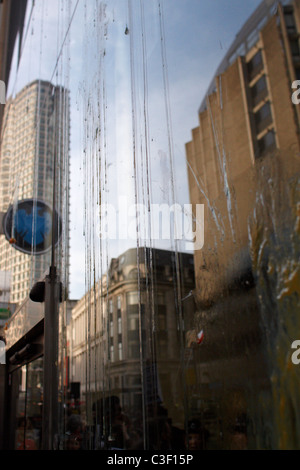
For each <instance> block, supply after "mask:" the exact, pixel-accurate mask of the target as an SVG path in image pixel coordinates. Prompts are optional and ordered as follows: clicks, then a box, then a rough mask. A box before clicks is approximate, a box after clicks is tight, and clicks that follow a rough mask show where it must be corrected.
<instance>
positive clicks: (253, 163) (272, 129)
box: [186, 1, 300, 287]
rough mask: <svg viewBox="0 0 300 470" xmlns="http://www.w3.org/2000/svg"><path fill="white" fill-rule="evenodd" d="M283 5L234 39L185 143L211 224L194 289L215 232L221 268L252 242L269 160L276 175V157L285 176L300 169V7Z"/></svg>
mask: <svg viewBox="0 0 300 470" xmlns="http://www.w3.org/2000/svg"><path fill="white" fill-rule="evenodd" d="M284 3H285V4H286V5H282V4H281V3H280V2H279V3H277V2H267V1H266V2H262V4H261V5H260V7H259V8H258V9H257V10H256V12H255V13H254V14H253V15H252V17H251V18H250V19H249V20H248V22H247V23H246V24H245V25H244V27H243V28H242V30H241V31H240V32H239V34H237V37H236V40H235V43H234V44H233V45H232V47H231V48H230V50H229V52H228V54H227V55H226V57H225V58H224V60H223V62H222V64H221V65H220V67H219V69H218V70H217V73H216V76H215V77H214V79H213V82H212V84H211V86H210V88H209V90H208V94H207V97H206V98H205V99H204V100H203V103H202V105H201V107H200V109H199V126H198V127H196V128H195V129H193V131H192V140H191V142H189V143H187V145H186V155H187V161H188V165H189V169H188V173H189V187H190V197H191V202H192V203H199V202H202V203H204V204H205V210H206V213H205V221H206V222H207V223H206V225H205V228H206V234H205V247H204V250H199V251H198V252H196V253H195V269H196V282H197V283H198V284H197V287H200V284H199V283H201V281H200V278H203V273H201V275H200V272H197V269H198V268H199V267H200V266H203V265H204V264H205V263H204V262H203V257H204V255H205V253H207V252H208V250H209V247H212V249H213V248H214V242H212V243H211V240H212V238H211V237H210V230H214V231H215V233H218V236H219V237H220V238H221V237H222V236H223V234H224V240H223V243H224V259H223V261H221V259H220V256H218V263H219V262H220V261H221V262H222V264H223V265H224V266H226V265H227V263H228V260H229V259H230V256H233V255H234V253H235V252H236V248H237V246H238V247H239V248H240V249H242V248H243V246H244V245H245V243H247V239H248V227H247V223H248V217H249V214H250V212H251V210H252V208H253V207H254V204H255V197H256V189H257V188H258V185H259V183H260V182H264V177H265V175H263V171H265V172H266V171H267V170H266V166H267V162H268V167H269V170H268V171H269V172H272V171H273V172H274V171H275V169H274V168H273V170H272V169H271V167H272V165H274V164H275V159H276V162H277V163H278V165H279V166H278V169H279V171H283V172H284V174H285V173H286V178H289V177H291V176H293V175H294V174H295V171H296V169H297V168H298V165H299V150H300V148H299V146H300V142H299V123H300V121H299V116H300V115H299V112H300V108H299V106H295V105H294V104H293V102H292V93H293V91H294V90H293V89H292V83H293V82H294V81H295V80H297V79H298V78H300V50H299V31H300V16H299V14H300V3H299V2H298V1H296V2H284ZM270 154H272V155H276V157H274V158H271V159H270V157H268V155H270ZM262 167H263V168H264V170H263V168H262ZM282 167H284V168H282ZM282 177H283V174H282ZM207 200H208V201H210V205H209V204H206V202H207ZM210 243H211V245H210ZM220 248H221V247H220V246H219V247H218V253H219V254H220ZM228 257H229V258H228ZM204 275H205V274H204Z"/></svg>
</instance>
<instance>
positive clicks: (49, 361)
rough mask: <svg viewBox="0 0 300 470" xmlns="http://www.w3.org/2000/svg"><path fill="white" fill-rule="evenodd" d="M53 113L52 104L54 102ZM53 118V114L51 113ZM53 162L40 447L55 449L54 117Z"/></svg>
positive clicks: (56, 335) (56, 295)
mask: <svg viewBox="0 0 300 470" xmlns="http://www.w3.org/2000/svg"><path fill="white" fill-rule="evenodd" d="M54 112H55V104H54ZM55 117H56V116H55ZM54 128H55V133H54V135H55V139H54V161H53V193H52V198H53V202H52V253H51V266H50V271H49V275H48V276H46V279H45V319H44V400H43V429H42V443H43V447H42V448H43V450H53V449H54V448H55V438H56V437H57V435H58V328H59V298H60V292H59V288H60V283H59V279H58V276H57V272H56V266H55V233H56V229H57V227H56V218H55V214H56V163H57V145H58V142H57V132H56V129H57V120H56V119H54Z"/></svg>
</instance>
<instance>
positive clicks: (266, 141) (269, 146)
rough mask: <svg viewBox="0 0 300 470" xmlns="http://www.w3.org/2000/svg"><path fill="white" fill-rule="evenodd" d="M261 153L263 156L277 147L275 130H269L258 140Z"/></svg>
mask: <svg viewBox="0 0 300 470" xmlns="http://www.w3.org/2000/svg"><path fill="white" fill-rule="evenodd" d="M257 143H258V149H259V155H260V156H262V155H263V154H265V153H266V152H268V151H270V150H273V149H274V148H276V141H275V133H274V131H273V130H271V131H269V132H267V133H266V134H265V135H264V136H263V137H262V138H261V139H259V140H258V142H257Z"/></svg>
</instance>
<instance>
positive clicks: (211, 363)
mask: <svg viewBox="0 0 300 470" xmlns="http://www.w3.org/2000/svg"><path fill="white" fill-rule="evenodd" d="M299 32H300V2H299V1H298V0H295V1H282V2H273V1H267V0H265V1H263V2H262V3H261V4H260V5H259V7H258V8H257V9H256V10H255V12H254V13H253V15H252V16H251V17H250V18H249V19H248V21H247V22H246V23H245V25H244V26H243V27H242V29H241V30H240V31H239V32H238V34H237V35H236V39H235V41H234V43H233V44H232V46H231V47H230V49H229V51H228V53H227V54H226V56H225V57H224V59H223V61H222V63H221V64H220V66H219V67H218V69H217V71H216V74H215V76H214V77H213V80H212V82H211V85H210V87H209V89H208V92H207V95H206V96H205V98H204V99H203V102H202V104H201V106H200V108H199V115H198V117H199V125H198V126H197V127H196V128H195V129H193V130H192V139H191V141H190V142H188V143H187V144H186V157H187V163H188V175H189V190H190V199H191V203H192V204H197V203H203V204H204V206H205V243H204V247H203V249H202V250H199V251H196V252H195V254H194V260H195V281H196V290H195V293H194V294H195V295H194V297H195V300H196V313H195V322H196V324H199V326H200V325H201V327H202V328H203V329H204V334H205V335H206V338H207V342H206V344H205V346H204V345H203V349H202V352H201V356H200V354H199V356H198V357H197V358H195V361H194V364H193V368H194V371H195V376H196V380H197V388H198V396H199V398H201V399H202V400H203V402H206V403H207V404H208V403H210V405H209V406H211V407H212V408H215V409H217V410H218V416H219V422H220V423H222V430H217V432H215V436H216V442H217V441H219V442H218V444H217V445H218V447H220V446H221V447H223V446H225V448H230V447H231V446H233V448H237V447H234V446H235V445H241V448H298V447H297V446H298V445H299V443H298V442H297V432H295V429H296V428H297V429H298V423H295V421H297V420H296V418H293V416H296V415H295V414H294V413H297V410H298V409H299V407H298V405H297V404H296V405H295V403H296V402H295V398H296V396H295V394H294V392H293V390H294V386H295V385H296V384H297V385H296V388H297V387H298V385H299V383H298V377H297V371H296V369H295V368H294V367H292V364H291V355H290V354H289V352H290V347H291V342H292V340H293V338H294V337H297V338H298V337H299V331H300V324H299V320H298V318H299V305H298V303H297V292H298V293H299V282H298V281H297V279H298V277H297V269H298V268H297V266H298V259H299V246H298V242H297V235H298V234H299V228H298V226H299V223H298V220H299V204H300V202H299V201H300V193H299V175H300V142H299V129H300V128H299V125H300V120H299V111H300V108H299V105H296V104H294V102H293V101H292V94H293V92H294V91H295V88H292V84H293V82H294V81H296V80H298V79H299V78H300V49H299ZM297 88H299V87H297ZM297 282H298V284H297ZM297 312H298V313H297ZM213 388H214V390H213ZM292 403H293V404H292ZM209 406H208V405H207V407H206V408H207V409H209ZM204 408H205V407H204ZM199 411H200V410H199ZM293 426H296V428H293ZM234 429H239V430H238V431H237V434H236V435H233V434H234V432H233V430H234ZM219 432H222V436H223V437H222V442H221V441H220V439H219V438H218V437H217V435H218V433H219ZM236 436H238V437H237V439H241V440H240V444H237V442H235V443H234V439H235V438H236Z"/></svg>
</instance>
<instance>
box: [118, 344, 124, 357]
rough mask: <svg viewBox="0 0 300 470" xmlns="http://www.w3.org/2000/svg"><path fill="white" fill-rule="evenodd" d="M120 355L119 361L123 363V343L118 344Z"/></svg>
mask: <svg viewBox="0 0 300 470" xmlns="http://www.w3.org/2000/svg"><path fill="white" fill-rule="evenodd" d="M118 353H119V361H122V359H123V346H122V343H119V344H118Z"/></svg>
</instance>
